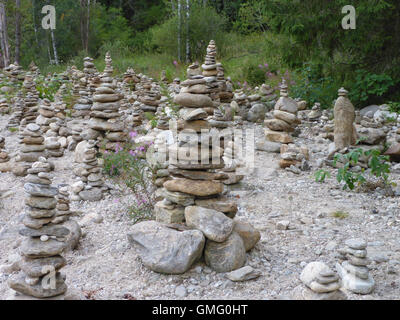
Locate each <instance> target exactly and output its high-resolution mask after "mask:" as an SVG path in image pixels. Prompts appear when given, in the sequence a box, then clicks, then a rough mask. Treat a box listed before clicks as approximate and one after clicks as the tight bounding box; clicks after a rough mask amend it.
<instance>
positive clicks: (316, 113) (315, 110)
mask: <svg viewBox="0 0 400 320" xmlns="http://www.w3.org/2000/svg"><path fill="white" fill-rule="evenodd" d="M321 116H322V111H321V104H320V103H318V102H316V103H315V104H314V106H313V107H312V109H311V111H310V112H309V114H308V120H309V121H318V120H319V119H320V118H321Z"/></svg>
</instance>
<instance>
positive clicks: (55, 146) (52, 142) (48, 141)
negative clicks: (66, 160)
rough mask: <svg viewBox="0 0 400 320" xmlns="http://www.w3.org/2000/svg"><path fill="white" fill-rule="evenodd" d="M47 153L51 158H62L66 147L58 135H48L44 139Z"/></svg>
mask: <svg viewBox="0 0 400 320" xmlns="http://www.w3.org/2000/svg"><path fill="white" fill-rule="evenodd" d="M44 145H45V147H46V154H47V157H49V158H60V157H62V156H63V155H64V149H62V148H61V143H60V142H59V141H58V137H47V138H45V140H44Z"/></svg>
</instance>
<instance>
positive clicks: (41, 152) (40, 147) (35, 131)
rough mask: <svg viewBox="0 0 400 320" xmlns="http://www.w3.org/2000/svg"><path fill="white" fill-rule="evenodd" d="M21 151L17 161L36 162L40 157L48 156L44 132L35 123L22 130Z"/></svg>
mask: <svg viewBox="0 0 400 320" xmlns="http://www.w3.org/2000/svg"><path fill="white" fill-rule="evenodd" d="M19 139H20V145H21V148H20V152H19V154H18V156H17V158H16V159H15V160H16V161H17V162H28V163H32V162H36V161H38V159H39V158H40V157H46V146H45V145H44V143H43V142H44V137H43V133H42V131H41V130H40V127H39V126H38V125H37V124H35V123H30V124H28V125H27V126H26V128H25V129H24V130H23V131H20V134H19Z"/></svg>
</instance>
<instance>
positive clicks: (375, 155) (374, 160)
mask: <svg viewBox="0 0 400 320" xmlns="http://www.w3.org/2000/svg"><path fill="white" fill-rule="evenodd" d="M361 157H365V158H367V159H368V167H369V168H370V174H371V175H373V176H375V177H376V178H380V179H382V180H383V182H384V183H385V185H387V184H388V178H389V173H390V165H389V163H388V161H389V157H387V156H383V155H381V152H380V151H379V150H369V151H363V150H362V149H361V148H359V149H355V150H353V151H351V152H349V153H347V154H344V155H342V154H336V155H335V158H334V162H333V164H334V166H336V165H337V162H338V161H340V162H343V163H344V165H343V167H341V168H339V169H338V173H337V176H336V178H337V181H338V182H339V183H342V182H344V186H343V189H344V190H346V189H347V188H349V189H350V190H354V188H355V187H356V186H361V185H362V184H364V183H365V182H367V179H366V178H365V176H364V173H365V169H364V168H363V169H361V173H357V172H353V171H351V170H350V168H351V167H353V166H356V165H357V164H358V162H359V159H360V158H361Z"/></svg>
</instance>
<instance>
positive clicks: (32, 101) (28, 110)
mask: <svg viewBox="0 0 400 320" xmlns="http://www.w3.org/2000/svg"><path fill="white" fill-rule="evenodd" d="M23 89H24V90H25V99H24V112H23V116H22V118H23V119H22V120H21V126H22V127H24V126H26V125H27V124H28V123H34V122H35V121H36V118H37V116H38V110H39V108H38V101H39V93H38V92H37V90H36V86H35V82H34V81H33V78H32V76H31V75H30V74H27V75H26V76H25V80H24V83H23Z"/></svg>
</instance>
